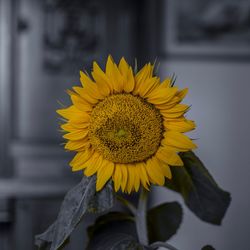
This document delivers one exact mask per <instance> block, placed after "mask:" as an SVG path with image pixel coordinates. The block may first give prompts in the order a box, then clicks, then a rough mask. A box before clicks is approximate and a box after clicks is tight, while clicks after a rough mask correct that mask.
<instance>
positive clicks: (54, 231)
mask: <svg viewBox="0 0 250 250" xmlns="http://www.w3.org/2000/svg"><path fill="white" fill-rule="evenodd" d="M95 184H96V177H95V176H92V177H85V176H84V177H83V179H82V181H81V182H80V183H79V184H78V185H76V186H75V187H73V188H72V189H71V190H70V191H69V192H68V193H67V194H66V195H65V198H64V200H63V203H62V206H61V208H60V211H59V214H58V217H57V220H56V221H55V222H54V223H53V224H52V225H51V226H50V227H49V228H48V229H47V230H46V231H45V232H44V233H42V234H40V235H37V236H36V239H35V244H36V245H37V246H38V247H39V248H44V247H48V246H50V245H51V246H50V250H56V249H59V248H60V247H61V246H62V245H63V244H64V242H65V241H66V240H67V239H68V237H69V236H70V234H71V233H72V231H73V230H74V229H75V227H76V226H77V225H78V223H79V222H80V221H81V219H82V218H83V216H84V215H85V214H86V213H87V212H93V211H94V212H104V211H106V210H108V209H110V208H111V207H112V206H113V202H114V197H113V190H112V186H111V183H108V184H107V185H106V186H105V188H104V189H102V190H101V191H100V192H96V191H95V190H96V189H95Z"/></svg>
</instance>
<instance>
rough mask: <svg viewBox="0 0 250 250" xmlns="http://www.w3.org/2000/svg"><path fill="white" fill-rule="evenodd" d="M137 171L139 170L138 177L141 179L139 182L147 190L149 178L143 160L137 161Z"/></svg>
mask: <svg viewBox="0 0 250 250" xmlns="http://www.w3.org/2000/svg"><path fill="white" fill-rule="evenodd" d="M138 167H139V171H140V179H141V184H142V185H143V186H144V188H146V189H147V190H149V188H148V185H149V183H150V182H149V179H148V174H147V171H146V164H145V163H144V162H141V163H138Z"/></svg>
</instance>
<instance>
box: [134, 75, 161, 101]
mask: <svg viewBox="0 0 250 250" xmlns="http://www.w3.org/2000/svg"><path fill="white" fill-rule="evenodd" d="M159 84H160V79H159V78H158V77H152V78H149V79H147V80H146V81H145V82H144V83H143V84H141V85H140V87H139V88H138V92H139V95H140V96H141V97H147V96H148V95H149V94H150V93H151V92H152V91H153V90H154V89H156V88H157V87H158V86H159Z"/></svg>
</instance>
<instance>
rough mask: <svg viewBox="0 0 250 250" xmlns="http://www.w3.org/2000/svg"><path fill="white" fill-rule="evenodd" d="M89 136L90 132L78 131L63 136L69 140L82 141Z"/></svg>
mask: <svg viewBox="0 0 250 250" xmlns="http://www.w3.org/2000/svg"><path fill="white" fill-rule="evenodd" d="M87 135H88V130H84V131H82V130H77V131H74V132H70V133H68V134H65V135H63V138H65V139H68V140H72V141H73V140H81V139H84V138H85V137H86V136H87Z"/></svg>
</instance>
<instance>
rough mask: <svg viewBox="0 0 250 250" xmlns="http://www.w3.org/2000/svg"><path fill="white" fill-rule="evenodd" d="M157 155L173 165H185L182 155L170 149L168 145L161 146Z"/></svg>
mask: <svg viewBox="0 0 250 250" xmlns="http://www.w3.org/2000/svg"><path fill="white" fill-rule="evenodd" d="M155 156H156V157H157V158H158V159H160V160H161V161H163V162H165V163H167V164H169V165H171V166H183V162H182V160H181V158H180V156H179V155H177V154H176V152H175V151H174V150H170V149H169V148H168V147H160V148H159V149H158V151H157V152H156V154H155Z"/></svg>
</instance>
